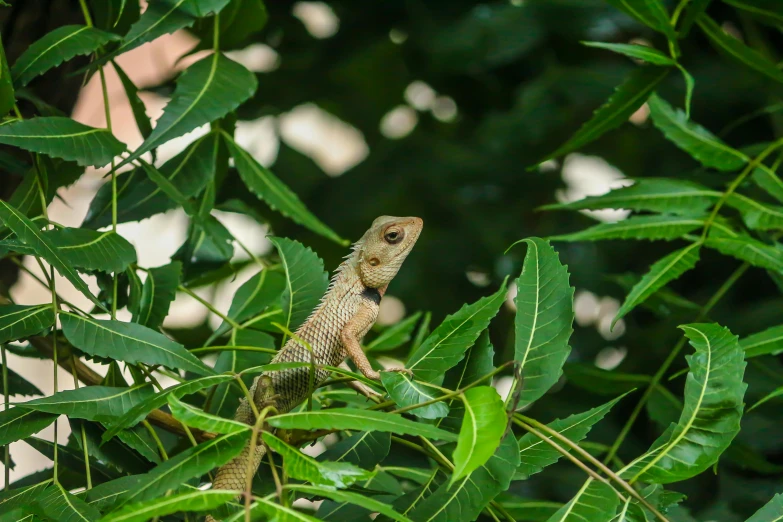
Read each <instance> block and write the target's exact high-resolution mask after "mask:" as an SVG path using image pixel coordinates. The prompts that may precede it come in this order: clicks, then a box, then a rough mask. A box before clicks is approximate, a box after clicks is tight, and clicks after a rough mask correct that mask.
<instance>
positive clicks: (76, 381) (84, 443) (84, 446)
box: [71, 354, 92, 489]
mask: <svg viewBox="0 0 783 522" xmlns="http://www.w3.org/2000/svg"><path fill="white" fill-rule="evenodd" d="M73 359H74V356H73V354H71V374H72V375H73V387H74V389H75V390H78V389H79V377H78V376H77V375H76V365H75V364H73ZM79 427H80V428H81V429H80V430H79V431H81V436H82V451H83V452H84V474H85V475H87V489H92V475H91V472H90V454H89V452H88V451H87V433H86V432H85V431H84V422H83V421H82V422H79Z"/></svg>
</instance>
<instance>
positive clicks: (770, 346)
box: [740, 325, 783, 359]
mask: <svg viewBox="0 0 783 522" xmlns="http://www.w3.org/2000/svg"><path fill="white" fill-rule="evenodd" d="M740 346H741V347H742V349H743V350H745V358H746V359H747V358H750V357H758V356H759V355H768V354H769V355H777V354H779V353H781V352H783V325H780V326H773V327H772V328H767V329H766V330H764V331H762V332H758V333H754V334H752V335H749V336H747V337H744V338H742V339H741V340H740Z"/></svg>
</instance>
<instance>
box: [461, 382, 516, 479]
mask: <svg viewBox="0 0 783 522" xmlns="http://www.w3.org/2000/svg"><path fill="white" fill-rule="evenodd" d="M463 404H464V406H465V417H464V420H463V422H462V428H461V429H460V431H459V439H457V447H456V448H455V449H454V454H453V458H454V472H453V473H452V475H451V484H452V485H453V484H455V483H456V482H457V481H458V480H460V479H461V478H463V477H465V476H466V475H469V474H470V473H473V471H474V470H475V469H476V468H478V467H479V466H483V465H484V464H485V463H486V462H487V460H489V459H490V457H492V455H493V454H494V453H495V450H496V449H497V448H498V445H499V444H500V439H501V438H502V437H503V434H504V433H505V431H506V425H507V424H508V417H507V416H506V411H505V408H504V404H503V400H502V399H501V398H500V396H499V395H498V392H497V391H496V390H495V389H494V388H492V387H491V386H478V387H476V388H471V389H469V390H467V391H465V393H463Z"/></svg>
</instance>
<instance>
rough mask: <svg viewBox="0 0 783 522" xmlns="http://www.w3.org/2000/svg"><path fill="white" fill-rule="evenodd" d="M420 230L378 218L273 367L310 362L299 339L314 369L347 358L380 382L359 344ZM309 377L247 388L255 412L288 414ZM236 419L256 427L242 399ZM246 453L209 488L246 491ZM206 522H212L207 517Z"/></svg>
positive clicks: (273, 377) (266, 377)
mask: <svg viewBox="0 0 783 522" xmlns="http://www.w3.org/2000/svg"><path fill="white" fill-rule="evenodd" d="M422 226H423V222H422V220H421V219H419V218H416V217H407V218H398V217H389V216H382V217H379V218H378V219H376V220H375V221H374V222H373V224H372V226H371V227H370V229H369V230H368V231H367V232H365V234H364V236H362V238H361V239H360V240H359V241H358V242H357V243H356V244H355V245H354V247H353V252H352V253H351V254H350V255H349V256H348V258H347V259H346V260H345V261H344V262H343V263H342V264H341V265H340V267H339V268H338V269H337V271H336V272H335V275H334V277H333V278H332V282H331V284H330V285H329V288H328V289H327V291H326V294H325V295H324V297H323V299H322V300H321V303H320V305H318V307H317V308H316V309H315V310H314V311H313V313H312V315H310V317H309V318H308V319H307V320H306V321H305V322H304V324H302V326H300V327H299V329H297V330H296V332H295V335H294V338H292V339H289V340H288V342H287V343H286V344H285V346H283V348H282V349H281V350H280V351H279V352H278V353H277V355H276V356H275V357H274V358H273V359H272V362H273V363H275V362H310V359H311V354H310V350H308V349H307V347H305V346H303V345H302V344H301V343H300V342H299V340H302V341H304V342H306V343H308V344H309V345H310V347H311V348H312V358H313V362H314V363H315V364H316V365H324V366H338V365H339V364H341V363H342V362H343V361H344V360H345V359H346V357H350V358H351V360H353V362H354V364H355V365H356V367H357V368H358V369H359V371H361V372H362V374H364V375H365V376H366V377H368V378H370V379H375V380H378V379H379V378H380V374H379V373H378V372H376V371H375V370H373V369H372V367H371V366H370V362H369V361H368V360H367V356H366V355H365V354H364V352H363V351H362V349H361V340H362V338H363V337H364V335H365V334H366V333H367V332H368V331H369V330H370V328H371V327H372V325H373V324H374V323H375V319H376V318H377V317H378V308H379V303H380V301H381V297H383V294H384V293H385V292H386V288H387V287H388V285H389V283H390V282H391V280H392V279H393V278H394V276H395V275H397V271H398V270H399V269H400V266H401V265H402V263H403V261H404V260H405V258H406V257H407V256H408V254H409V253H410V251H411V249H412V248H413V246H414V244H415V243H416V240H417V239H418V238H419V234H420V233H421V229H422ZM389 371H406V370H404V369H400V368H397V369H392V370H389ZM310 372H311V369H310V368H307V367H302V368H292V369H288V370H282V371H277V372H270V373H267V374H261V375H260V376H259V377H257V378H256V380H255V381H254V382H253V386H252V387H251V389H250V393H251V395H252V396H253V398H254V400H253V402H254V403H255V404H256V406H257V408H258V410H259V411H261V410H262V409H263V408H264V407H265V406H269V405H272V406H275V408H276V409H277V411H278V413H285V412H288V411H291V410H292V409H293V408H295V407H296V406H297V405H299V404H300V403H302V402H303V401H304V400H306V399H307V397H308V395H309V393H310V390H311V381H310ZM328 376H329V372H328V371H326V370H323V369H316V370H315V375H314V379H313V383H312V386H319V385H320V384H321V383H323V382H324V381H325V380H326V379H327V377H328ZM259 383H260V384H259ZM235 419H236V420H238V421H241V422H244V423H247V424H250V425H253V424H254V423H255V417H254V415H253V411H252V408H251V407H250V405H249V404H248V403H247V400H246V399H242V400H241V401H240V404H239V408H237V412H236V416H235ZM249 452H250V448H249V446H246V447H245V448H244V449H243V450H242V453H240V454H239V456H237V457H235V458H234V459H233V460H232V461H231V462H229V463H228V464H225V465H224V466H222V467H221V468H220V469H219V470H218V472H217V475H216V477H215V480H214V482H213V484H212V487H213V489H228V490H238V491H244V490H245V486H246V479H247V471H248V464H249V462H248V461H249V459H250V455H249ZM264 454H265V450H264V447H263V446H262V445H259V446H258V447H257V449H256V451H255V455H253V457H252V461H253V462H252V465H251V466H250V470H251V471H252V473H253V474H255V472H256V470H257V469H258V465H259V463H260V462H261V459H262V458H263V456H264ZM206 521H207V522H212V521H213V519H212V517H210V516H208V517H207V519H206Z"/></svg>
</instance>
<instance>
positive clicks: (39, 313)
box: [0, 304, 54, 344]
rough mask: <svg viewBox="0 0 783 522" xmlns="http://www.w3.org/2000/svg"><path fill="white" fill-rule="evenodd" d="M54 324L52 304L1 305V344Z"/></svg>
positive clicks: (37, 332) (32, 333)
mask: <svg viewBox="0 0 783 522" xmlns="http://www.w3.org/2000/svg"><path fill="white" fill-rule="evenodd" d="M53 324H54V310H52V305H51V304H42V305H35V306H23V305H4V306H0V344H4V343H7V342H9V341H18V340H19V339H25V338H27V337H30V336H31V335H36V334H39V333H41V332H43V331H44V330H46V329H47V328H49V327H50V326H52V325H53Z"/></svg>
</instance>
